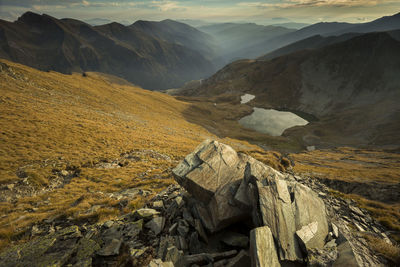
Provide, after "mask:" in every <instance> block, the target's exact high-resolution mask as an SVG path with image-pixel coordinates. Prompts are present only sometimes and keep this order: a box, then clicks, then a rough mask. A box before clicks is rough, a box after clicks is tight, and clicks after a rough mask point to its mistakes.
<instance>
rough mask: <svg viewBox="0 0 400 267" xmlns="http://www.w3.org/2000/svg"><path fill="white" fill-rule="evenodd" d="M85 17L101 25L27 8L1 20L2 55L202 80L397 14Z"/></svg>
mask: <svg viewBox="0 0 400 267" xmlns="http://www.w3.org/2000/svg"><path fill="white" fill-rule="evenodd" d="M88 22H90V23H92V24H101V25H99V26H92V25H90V24H88V23H85V22H82V21H79V20H74V19H56V18H54V17H51V16H48V15H39V14H35V13H32V12H27V13H25V14H23V15H22V16H21V17H20V18H19V19H18V20H17V21H15V22H8V21H3V20H0V57H1V58H5V59H9V60H12V61H15V62H19V63H23V64H26V65H28V66H32V67H35V68H38V69H41V70H55V71H59V72H62V73H71V72H73V71H76V72H84V71H99V72H104V73H109V74H113V75H117V76H120V77H122V78H124V79H126V80H128V81H130V82H132V83H134V84H137V85H140V86H142V87H144V88H147V89H152V90H163V89H168V88H178V87H181V86H182V85H183V84H184V83H186V82H188V81H191V80H197V79H204V78H207V77H209V76H210V75H212V74H213V73H215V71H216V70H218V69H219V68H221V67H223V66H224V65H225V64H228V63H230V62H232V61H235V60H238V59H245V58H257V57H260V56H263V55H265V56H264V57H263V59H265V60H266V59H271V58H273V57H276V56H281V55H285V54H287V53H291V52H294V51H299V50H302V49H311V48H313V49H315V48H321V47H323V46H326V45H330V44H334V43H337V42H340V41H344V40H348V39H349V38H351V37H354V36H356V35H359V34H361V33H365V32H372V31H391V30H394V29H400V13H399V14H396V15H393V16H388V17H383V18H380V19H377V20H375V21H372V22H369V23H362V24H350V23H338V22H331V23H317V24H314V25H310V26H307V27H304V28H302V29H299V30H296V29H289V28H285V27H282V26H262V25H257V24H254V23H220V24H212V25H203V26H200V27H198V28H194V27H192V26H189V25H187V24H184V23H181V22H177V21H173V20H164V21H160V22H152V21H137V22H135V23H133V24H132V25H129V26H125V25H122V24H120V23H116V22H112V23H108V22H109V21H107V20H104V19H92V20H90V19H89V20H88ZM190 22H191V23H195V24H196V23H199V21H197V22H196V21H195V22H193V21H190ZM103 23H106V24H103ZM199 25H201V24H199ZM392 37H393V36H392ZM277 49H278V50H277ZM275 50H276V51H275ZM267 53H268V54H267Z"/></svg>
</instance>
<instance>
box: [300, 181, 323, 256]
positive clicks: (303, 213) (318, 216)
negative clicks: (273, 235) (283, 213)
mask: <svg viewBox="0 0 400 267" xmlns="http://www.w3.org/2000/svg"><path fill="white" fill-rule="evenodd" d="M293 195H294V202H293V209H294V216H295V218H296V231H297V230H300V229H301V228H302V227H303V226H306V225H309V224H310V223H313V222H317V223H318V227H317V232H316V233H315V234H314V237H313V238H312V240H310V241H309V242H308V243H309V244H308V248H319V249H321V248H323V247H324V245H325V238H326V236H327V235H328V232H329V226H328V220H327V216H326V211H325V204H324V202H323V200H322V199H320V198H319V197H318V195H317V193H315V192H314V191H313V190H311V189H310V188H309V187H307V186H304V185H302V184H299V183H296V184H295V185H294V187H293Z"/></svg>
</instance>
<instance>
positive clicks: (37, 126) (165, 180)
mask: <svg viewBox="0 0 400 267" xmlns="http://www.w3.org/2000/svg"><path fill="white" fill-rule="evenodd" d="M2 62H4V63H6V64H7V65H9V66H11V68H12V72H11V73H9V72H7V71H3V72H0V114H1V115H0V186H4V185H6V184H9V183H15V182H18V181H21V180H22V179H24V178H19V177H18V176H17V173H18V172H24V177H25V178H26V181H27V182H28V183H29V185H31V186H33V187H34V188H36V189H40V188H43V187H46V186H48V185H51V184H52V181H53V179H55V178H56V177H57V173H59V172H60V171H62V170H73V169H78V170H79V176H78V177H75V178H73V179H72V180H71V181H70V183H67V184H65V185H64V186H63V187H60V188H57V189H54V190H50V191H48V192H44V193H39V194H37V195H34V196H22V197H20V198H19V199H18V200H17V201H16V202H15V203H10V202H0V247H4V246H6V245H7V244H9V243H10V242H14V241H17V240H19V239H21V238H26V237H29V234H28V235H27V236H24V235H23V234H24V233H25V231H27V230H29V228H30V227H31V226H32V225H33V224H36V223H39V222H41V221H43V220H45V219H49V218H56V217H60V216H63V217H64V218H69V219H71V220H75V221H76V222H79V221H89V222H98V221H105V220H108V219H110V218H114V217H115V216H118V215H120V214H122V213H127V212H131V211H132V210H134V209H136V208H138V207H140V206H142V205H143V204H144V203H145V201H147V200H148V199H149V198H150V197H151V195H149V196H147V197H142V196H137V197H135V198H133V199H130V200H129V202H128V203H127V205H126V206H125V207H123V208H122V209H121V207H120V205H119V201H118V200H116V199H115V198H111V197H109V194H110V193H113V192H119V191H121V190H124V189H127V188H141V189H144V190H151V192H152V194H153V195H154V194H155V193H157V192H159V191H161V190H162V189H164V188H165V187H166V186H168V185H169V184H171V183H173V182H174V180H173V177H172V175H171V172H170V170H171V168H173V167H175V166H176V165H177V162H178V161H179V160H181V159H182V158H183V157H184V156H185V155H186V154H188V153H190V152H191V151H192V150H193V149H194V148H195V147H196V146H197V145H198V144H199V143H200V142H202V141H203V140H204V139H207V138H213V139H218V138H217V137H216V136H215V135H214V134H212V133H210V132H209V131H207V130H206V129H205V128H203V127H201V126H199V125H196V124H193V123H190V122H188V121H187V118H186V115H184V113H185V112H186V111H187V110H188V109H190V106H191V104H189V103H186V102H182V101H179V100H176V99H175V98H173V97H171V96H168V95H165V94H162V93H158V92H151V91H146V90H143V89H141V88H137V87H134V86H131V85H128V84H127V83H124V82H121V81H120V80H118V79H115V78H113V77H111V76H102V75H100V74H97V73H87V76H86V77H83V76H82V75H81V74H73V75H63V74H60V73H56V72H41V71H38V70H35V69H31V68H28V67H26V66H23V65H19V64H15V63H11V62H8V61H5V60H4V61H3V60H2ZM116 82H118V83H116ZM222 141H223V142H224V143H227V144H229V145H232V146H233V147H234V148H235V149H236V150H241V151H243V152H245V153H249V154H251V155H256V154H257V155H258V157H259V158H260V160H264V161H265V162H269V163H270V164H271V165H274V166H276V167H277V168H279V164H280V163H279V162H280V159H279V156H276V155H272V154H268V153H264V152H262V150H261V149H259V148H258V147H256V146H254V145H251V144H249V143H247V142H245V141H238V140H235V139H230V138H224V139H223V140H222ZM150 150H151V151H154V152H155V153H159V154H162V155H165V156H166V157H165V158H157V157H152V156H151V153H142V154H141V155H140V156H139V159H138V160H125V159H123V156H122V154H124V153H127V152H131V151H137V152H139V153H140V152H143V151H150ZM168 158H169V159H168ZM116 159H119V160H121V161H126V164H125V163H124V165H123V166H122V167H120V168H115V169H101V168H98V167H97V166H98V164H100V163H102V162H112V161H113V160H116ZM78 199H81V201H80V202H79V203H78V204H77V205H74V203H75V201H77V200H78ZM96 205H97V206H100V207H99V208H97V209H92V210H91V208H93V207H94V206H96Z"/></svg>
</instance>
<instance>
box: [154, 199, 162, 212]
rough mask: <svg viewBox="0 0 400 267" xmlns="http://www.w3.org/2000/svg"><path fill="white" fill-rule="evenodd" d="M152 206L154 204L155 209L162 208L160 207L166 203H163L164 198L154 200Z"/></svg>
mask: <svg viewBox="0 0 400 267" xmlns="http://www.w3.org/2000/svg"><path fill="white" fill-rule="evenodd" d="M152 206H153V208H154V209H158V210H160V209H163V208H164V203H163V201H162V200H159V201H154V202H153V205H152Z"/></svg>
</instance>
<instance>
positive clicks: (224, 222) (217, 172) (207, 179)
mask: <svg viewBox="0 0 400 267" xmlns="http://www.w3.org/2000/svg"><path fill="white" fill-rule="evenodd" d="M249 161H254V159H252V158H251V157H249V156H247V155H245V154H241V153H236V151H235V150H233V149H232V148H231V147H230V146H227V145H224V144H221V143H219V142H217V141H210V140H207V141H205V142H203V143H202V144H200V145H199V146H198V147H197V148H196V149H195V151H194V152H192V153H190V154H189V155H187V156H186V158H185V159H184V160H183V161H182V162H180V163H179V165H178V166H177V167H176V168H175V169H173V174H174V176H175V179H176V181H177V182H178V183H179V184H180V185H181V186H183V187H184V188H185V189H186V190H187V191H188V192H189V193H190V194H191V195H192V196H193V197H194V198H195V199H196V200H198V201H201V202H202V203H203V204H204V205H205V206H206V207H207V210H208V212H209V215H210V217H211V223H210V224H208V225H207V224H206V227H207V228H208V230H209V231H211V232H215V231H217V230H220V229H222V228H224V227H226V226H228V225H229V224H231V223H234V222H236V221H239V220H242V219H243V218H246V217H248V214H249V212H248V210H246V209H241V208H240V207H239V206H237V205H235V204H234V196H235V194H236V191H237V189H238V187H239V185H240V181H241V180H242V178H243V174H244V170H245V167H246V164H247V162H249Z"/></svg>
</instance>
